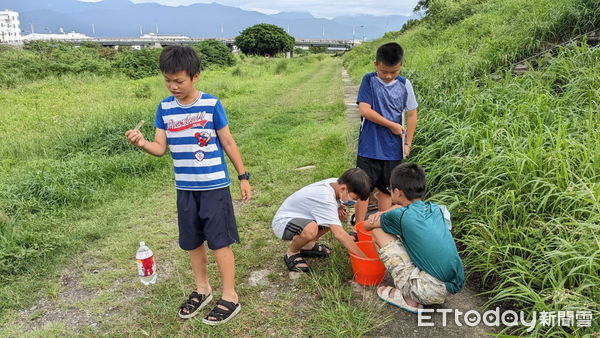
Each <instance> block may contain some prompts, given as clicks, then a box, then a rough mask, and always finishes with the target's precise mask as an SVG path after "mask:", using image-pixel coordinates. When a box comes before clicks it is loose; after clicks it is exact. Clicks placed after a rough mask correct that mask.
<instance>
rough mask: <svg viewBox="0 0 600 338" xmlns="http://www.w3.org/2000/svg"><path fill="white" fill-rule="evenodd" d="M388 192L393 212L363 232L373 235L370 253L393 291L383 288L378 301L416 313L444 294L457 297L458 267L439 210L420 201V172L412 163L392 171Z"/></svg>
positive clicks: (374, 218) (422, 183)
mask: <svg viewBox="0 0 600 338" xmlns="http://www.w3.org/2000/svg"><path fill="white" fill-rule="evenodd" d="M388 189H389V191H390V193H391V196H392V200H393V201H394V202H396V204H397V206H396V207H394V208H393V209H391V210H389V211H387V212H384V213H377V214H374V215H372V216H371V217H370V218H369V220H368V221H367V222H365V223H366V224H365V229H366V230H370V229H373V242H374V244H375V247H376V248H377V250H378V253H379V256H380V258H381V260H382V262H383V264H384V265H385V267H386V269H387V270H388V271H389V272H390V274H391V275H392V277H393V279H394V284H395V286H396V287H395V288H394V287H390V286H382V287H380V288H379V289H378V290H377V295H378V296H379V298H381V299H382V300H383V301H385V302H387V303H389V304H392V305H395V306H397V307H399V308H401V309H403V310H406V311H408V312H413V313H416V312H418V309H420V308H422V307H423V306H422V305H430V304H442V303H444V301H445V300H446V297H447V296H448V295H449V294H454V293H457V292H458V291H460V289H461V288H462V286H463V281H464V270H463V264H462V261H461V259H460V257H459V255H458V251H457V250H456V244H455V243H454V239H453V238H452V234H451V233H450V230H449V229H448V226H447V225H446V224H447V223H446V221H445V219H444V218H445V217H444V209H442V208H441V207H440V206H438V205H437V204H435V203H433V202H425V201H423V200H422V198H423V196H424V194H425V172H424V171H423V169H421V167H419V166H418V165H417V164H415V163H403V164H400V165H398V166H397V167H395V168H394V169H393V170H392V173H391V177H390V187H389V188H388Z"/></svg>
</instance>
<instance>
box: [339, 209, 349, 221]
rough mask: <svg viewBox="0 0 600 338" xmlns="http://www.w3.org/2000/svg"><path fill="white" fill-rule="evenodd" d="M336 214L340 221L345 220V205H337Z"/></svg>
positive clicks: (346, 212) (346, 211)
mask: <svg viewBox="0 0 600 338" xmlns="http://www.w3.org/2000/svg"><path fill="white" fill-rule="evenodd" d="M338 216H339V218H340V221H342V222H346V220H347V219H348V209H346V207H345V206H343V205H340V206H339V207H338Z"/></svg>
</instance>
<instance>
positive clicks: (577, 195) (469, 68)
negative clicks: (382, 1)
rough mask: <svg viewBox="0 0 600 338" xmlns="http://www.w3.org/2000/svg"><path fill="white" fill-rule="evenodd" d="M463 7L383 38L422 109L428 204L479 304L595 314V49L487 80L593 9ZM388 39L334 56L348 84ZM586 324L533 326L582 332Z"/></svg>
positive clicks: (587, 21)
mask: <svg viewBox="0 0 600 338" xmlns="http://www.w3.org/2000/svg"><path fill="white" fill-rule="evenodd" d="M473 8H474V14H473V15H471V16H469V17H467V18H465V19H463V20H462V21H459V22H456V23H454V24H452V25H449V26H439V25H436V24H431V23H430V24H427V23H425V22H424V23H422V24H420V25H418V26H416V27H414V28H413V29H411V30H409V31H407V32H405V33H404V34H397V36H396V37H395V40H394V41H397V42H399V43H400V44H401V45H402V46H403V47H404V48H405V53H406V64H405V66H404V68H403V75H404V76H406V77H408V78H409V79H410V80H411V81H412V82H413V83H414V84H415V87H416V92H417V99H418V100H419V102H420V107H419V110H420V115H419V124H418V126H417V132H416V136H415V141H414V144H415V150H414V153H411V157H412V160H413V161H416V162H418V163H419V164H421V165H422V166H424V168H425V170H426V172H427V173H428V175H429V177H428V181H429V184H430V193H429V194H430V197H431V198H432V199H434V200H437V201H441V202H443V203H447V204H448V205H450V206H451V211H452V212H453V215H454V219H455V222H456V228H455V234H456V235H457V237H458V239H459V241H460V246H461V248H462V254H463V257H464V258H465V264H466V267H467V269H468V270H469V271H470V272H471V279H472V280H475V281H478V282H480V283H481V285H482V286H485V288H486V289H487V290H489V292H488V293H489V294H490V295H491V296H492V298H491V300H490V304H496V305H497V304H502V305H504V306H506V307H508V308H515V309H518V310H525V311H527V312H529V313H531V311H538V312H539V311H559V310H590V311H593V313H594V315H595V316H598V302H599V301H600V291H599V290H600V288H599V285H600V279H599V277H598V275H599V272H600V250H599V238H598V233H599V230H600V225H599V224H600V203H599V197H600V184H599V183H598V182H599V181H600V180H599V178H600V170H599V169H600V168H599V165H598V163H599V160H600V158H599V156H600V155H599V154H600V146H599V144H600V137H599V136H598V132H597V131H598V130H600V117H599V114H598V113H599V112H600V109H599V105H598V104H599V102H600V90H599V89H598V88H600V72H599V71H600V68H598V67H599V65H600V62H599V61H600V50H598V49H597V48H596V49H593V50H590V49H588V48H587V47H586V46H583V47H578V48H574V49H569V50H563V51H561V52H560V53H559V55H558V56H557V57H556V58H552V59H550V58H548V59H545V60H542V61H541V63H540V67H539V68H538V69H537V70H536V71H531V72H529V73H527V74H526V75H525V76H522V77H513V76H512V75H511V74H510V73H509V72H504V73H502V72H501V74H503V76H502V79H501V80H500V81H498V82H494V81H491V80H489V79H487V77H486V74H488V73H489V72H492V71H496V70H498V69H500V70H502V67H505V66H508V65H509V64H511V63H512V62H515V61H517V60H518V58H520V57H525V56H527V55H528V54H529V53H531V52H532V51H534V50H536V49H537V48H539V47H540V46H542V45H543V43H544V42H545V41H548V40H551V41H558V40H560V39H563V38H567V37H570V36H571V34H575V33H579V32H583V31H585V30H587V29H590V28H591V27H593V26H597V25H598V23H599V22H598V21H599V20H598V17H599V15H598V13H600V12H599V11H600V5H599V3H598V2H597V1H595V2H594V1H543V0H539V1H529V2H522V1H512V0H500V1H486V2H483V3H481V4H479V5H476V6H474V7H473ZM391 37H394V34H393V33H391V34H388V38H386V39H382V40H378V41H373V42H371V43H368V44H365V45H362V46H361V47H360V48H357V49H356V50H353V51H351V52H350V53H348V54H347V55H346V57H345V60H344V63H345V65H346V66H347V67H349V69H350V71H351V73H352V76H353V78H354V79H355V80H358V79H360V78H361V76H362V75H363V74H364V73H365V72H369V71H372V69H373V67H372V63H371V62H372V60H373V59H374V55H375V50H376V48H377V47H378V46H379V45H381V44H382V43H384V42H387V41H390V40H392V39H391ZM597 323H598V321H596V324H595V326H594V327H593V328H577V327H571V328H561V327H556V326H555V327H541V326H538V327H537V328H536V332H537V333H540V332H545V334H550V333H557V334H562V333H564V332H565V331H566V332H571V333H575V334H583V333H585V332H594V331H597V330H598V326H597V325H598V324H597ZM517 330H518V329H517Z"/></svg>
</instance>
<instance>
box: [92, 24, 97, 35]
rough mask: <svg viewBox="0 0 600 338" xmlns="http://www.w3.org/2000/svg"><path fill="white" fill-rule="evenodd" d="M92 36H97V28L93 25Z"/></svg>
mask: <svg viewBox="0 0 600 338" xmlns="http://www.w3.org/2000/svg"><path fill="white" fill-rule="evenodd" d="M92 35H96V26H95V25H94V24H92Z"/></svg>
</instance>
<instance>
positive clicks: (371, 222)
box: [364, 211, 383, 231]
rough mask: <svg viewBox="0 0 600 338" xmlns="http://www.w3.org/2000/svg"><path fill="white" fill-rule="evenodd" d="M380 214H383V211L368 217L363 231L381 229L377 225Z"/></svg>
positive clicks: (378, 224) (379, 225)
mask: <svg viewBox="0 0 600 338" xmlns="http://www.w3.org/2000/svg"><path fill="white" fill-rule="evenodd" d="M381 214H383V211H379V212H376V213H374V214H372V215H370V216H369V218H368V219H367V221H366V222H365V223H364V228H365V230H367V231H369V230H372V229H375V228H381V224H380V223H379V219H380V218H381Z"/></svg>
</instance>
